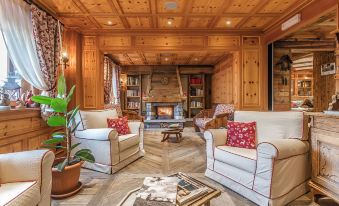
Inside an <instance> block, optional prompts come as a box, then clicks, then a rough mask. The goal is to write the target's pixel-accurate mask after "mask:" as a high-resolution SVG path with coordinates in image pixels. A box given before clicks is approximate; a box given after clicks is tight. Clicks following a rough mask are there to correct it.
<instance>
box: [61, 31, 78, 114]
mask: <svg viewBox="0 0 339 206" xmlns="http://www.w3.org/2000/svg"><path fill="white" fill-rule="evenodd" d="M63 45H64V49H65V50H66V52H67V53H68V56H69V62H68V66H67V68H66V70H65V77H66V82H67V87H68V88H67V89H68V90H69V89H71V87H72V86H73V85H75V86H76V89H75V92H74V94H73V99H72V101H71V102H70V104H69V107H70V108H74V107H75V106H77V105H80V106H82V78H81V74H82V72H81V35H80V34H79V33H78V32H77V31H75V30H71V29H65V30H64V33H63Z"/></svg>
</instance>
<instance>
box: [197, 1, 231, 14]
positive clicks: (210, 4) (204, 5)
mask: <svg viewBox="0 0 339 206" xmlns="http://www.w3.org/2000/svg"><path fill="white" fill-rule="evenodd" d="M192 1H193V4H192V8H191V12H192V13H194V14H216V13H218V11H219V10H220V8H221V7H222V6H223V4H224V3H226V2H225V1H224V0H208V1H206V0H192Z"/></svg>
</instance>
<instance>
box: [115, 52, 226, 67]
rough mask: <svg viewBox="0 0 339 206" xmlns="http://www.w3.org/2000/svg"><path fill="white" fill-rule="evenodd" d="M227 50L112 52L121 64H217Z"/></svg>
mask: <svg viewBox="0 0 339 206" xmlns="http://www.w3.org/2000/svg"><path fill="white" fill-rule="evenodd" d="M226 54H227V52H188V51H177V52H168V53H167V52H164V53H157V52H127V53H125V52H118V53H115V52H114V53H110V54H109V56H111V57H112V59H113V60H114V61H116V62H117V63H118V64H120V65H215V64H217V63H218V62H219V61H220V60H221V59H222V58H223V57H224V56H225V55H226Z"/></svg>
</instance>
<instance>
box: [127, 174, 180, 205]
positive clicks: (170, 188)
mask: <svg viewBox="0 0 339 206" xmlns="http://www.w3.org/2000/svg"><path fill="white" fill-rule="evenodd" d="M177 185H178V178H177V177H146V178H145V179H144V183H143V186H142V187H141V189H140V190H139V191H138V193H137V194H136V199H135V202H134V204H133V206H174V205H175V204H176V197H177Z"/></svg>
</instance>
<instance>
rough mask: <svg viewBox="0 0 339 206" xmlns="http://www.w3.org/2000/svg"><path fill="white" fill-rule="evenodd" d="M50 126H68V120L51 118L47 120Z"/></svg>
mask: <svg viewBox="0 0 339 206" xmlns="http://www.w3.org/2000/svg"><path fill="white" fill-rule="evenodd" d="M47 124H48V126H51V127H60V126H65V125H66V118H65V117H62V116H51V117H49V118H48V120H47Z"/></svg>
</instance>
